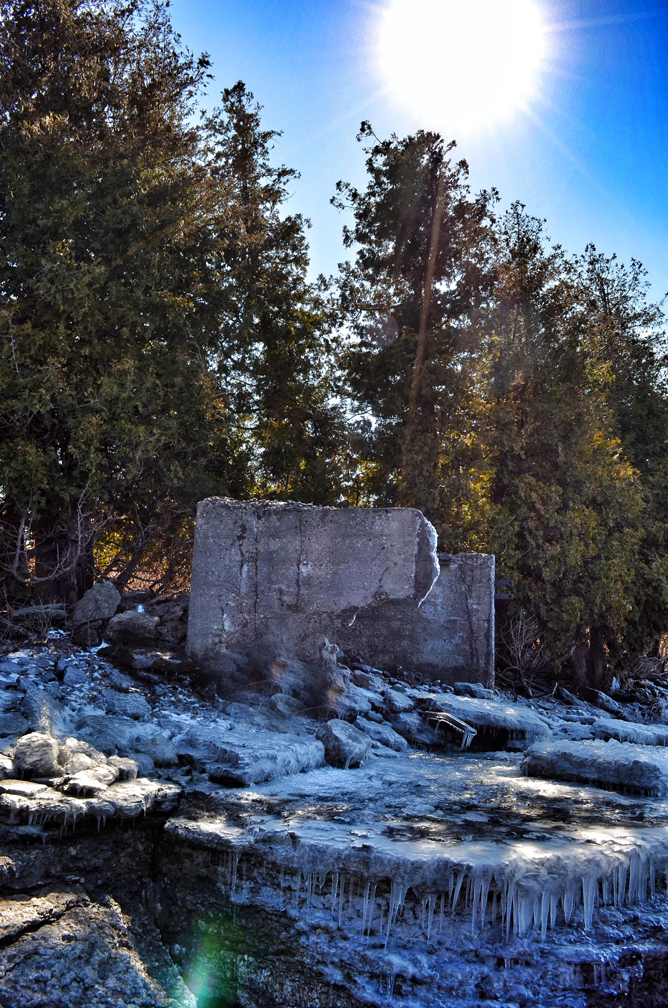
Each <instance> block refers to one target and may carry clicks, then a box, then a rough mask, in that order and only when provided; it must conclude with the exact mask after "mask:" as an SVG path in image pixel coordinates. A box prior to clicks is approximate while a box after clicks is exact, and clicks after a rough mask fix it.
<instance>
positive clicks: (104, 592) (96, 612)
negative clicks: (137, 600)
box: [72, 581, 121, 628]
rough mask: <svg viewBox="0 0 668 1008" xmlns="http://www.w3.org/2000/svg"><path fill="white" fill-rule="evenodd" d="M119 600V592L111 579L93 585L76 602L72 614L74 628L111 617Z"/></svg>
mask: <svg viewBox="0 0 668 1008" xmlns="http://www.w3.org/2000/svg"><path fill="white" fill-rule="evenodd" d="M120 601H121V593H120V592H119V591H118V589H117V588H115V587H114V585H113V584H112V583H111V581H101V582H100V583H99V584H96V585H93V587H92V588H89V589H88V591H87V592H86V593H85V594H84V596H83V597H82V598H81V599H79V601H78V602H77V604H76V606H75V608H74V613H73V614H72V626H74V627H75V628H76V627H79V626H81V625H82V624H83V623H94V622H96V621H98V620H109V619H111V617H112V616H113V615H114V613H115V612H116V609H117V608H118V603H119V602H120Z"/></svg>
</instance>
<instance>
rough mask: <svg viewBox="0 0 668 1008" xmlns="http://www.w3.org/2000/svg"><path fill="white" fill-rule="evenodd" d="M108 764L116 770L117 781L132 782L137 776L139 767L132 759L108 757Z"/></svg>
mask: <svg viewBox="0 0 668 1008" xmlns="http://www.w3.org/2000/svg"><path fill="white" fill-rule="evenodd" d="M108 762H109V763H110V764H111V766H113V767H116V769H117V770H118V779H119V780H122V781H124V780H134V779H135V778H136V777H137V776H138V775H139V765H138V763H137V761H136V760H134V759H129V758H128V757H126V756H110V757H109V761H108ZM152 762H153V761H152V760H151V763H152ZM150 769H152V767H151V768H150Z"/></svg>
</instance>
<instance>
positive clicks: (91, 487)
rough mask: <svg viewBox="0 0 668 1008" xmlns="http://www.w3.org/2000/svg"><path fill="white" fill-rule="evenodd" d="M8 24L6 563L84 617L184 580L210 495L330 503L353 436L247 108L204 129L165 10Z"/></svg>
mask: <svg viewBox="0 0 668 1008" xmlns="http://www.w3.org/2000/svg"><path fill="white" fill-rule="evenodd" d="M0 9H1V11H2V17H1V19H0V207H1V211H2V212H1V213H0V319H1V325H2V329H1V330H0V331H1V332H2V335H3V339H2V342H1V343H0V387H1V388H2V400H1V402H0V486H1V487H2V490H1V491H0V520H1V522H2V532H3V535H2V543H0V547H1V549H0V553H1V555H0V562H1V563H2V569H3V571H4V576H5V584H6V585H7V586H8V590H9V591H10V594H12V593H14V594H16V593H17V592H18V593H19V594H20V593H21V592H22V591H25V590H29V589H33V590H35V591H36V592H37V593H38V596H39V597H41V598H43V599H48V598H53V597H60V598H66V599H71V598H73V597H75V596H76V595H77V594H80V593H81V591H82V590H83V589H84V588H85V587H87V586H88V585H89V584H90V582H91V579H92V578H93V577H94V576H95V574H96V572H97V573H100V574H103V575H109V574H111V575H113V576H116V577H117V578H118V580H119V583H121V584H123V583H125V582H127V580H128V578H129V577H131V576H132V575H133V573H134V572H136V571H137V569H139V568H140V567H142V566H146V565H147V564H148V565H149V566H150V565H151V564H157V565H158V566H162V568H163V569H164V567H165V565H166V566H167V570H168V572H169V570H171V569H173V568H174V566H175V565H178V562H179V557H182V547H183V544H184V542H186V543H187V539H188V534H189V531H191V528H192V520H193V514H194V506H195V503H196V501H197V500H198V499H200V498H201V497H204V496H207V495H209V494H211V493H228V494H231V495H233V496H247V495H249V494H251V493H252V492H253V489H254V487H255V486H256V485H260V484H262V485H267V484H269V483H271V482H272V481H273V484H272V485H275V486H276V487H277V488H280V489H281V490H284V489H285V488H286V487H287V488H288V489H289V490H290V491H291V492H294V493H295V494H302V493H303V494H305V495H313V496H315V495H316V494H317V493H318V492H321V491H319V489H318V487H319V485H320V482H321V481H322V483H326V479H327V478H329V480H330V485H331V482H332V480H331V473H330V468H331V467H330V468H328V466H329V463H328V464H325V463H323V462H322V458H323V454H327V455H328V456H330V455H334V454H335V452H334V451H333V450H332V444H333V442H332V438H333V436H334V433H333V432H334V429H335V427H336V418H335V417H334V415H333V414H332V412H331V410H330V408H329V402H328V396H329V393H328V386H327V382H326V381H325V379H324V377H323V365H322V360H321V352H320V349H319V340H320V339H321V333H322V314H323V313H322V311H321V308H320V306H319V302H318V299H317V297H316V296H315V295H314V294H313V292H312V291H311V290H310V288H309V287H308V285H307V284H306V282H305V280H304V269H305V247H304V241H303V233H302V229H303V222H302V221H301V220H300V219H299V218H297V217H282V214H281V210H280V204H281V202H282V200H284V199H285V197H286V189H285V185H286V183H287V181H288V179H289V178H290V177H291V176H290V173H289V172H286V171H285V170H283V169H280V170H278V171H274V172H272V170H271V169H270V168H269V167H268V161H267V158H268V149H269V148H268V145H269V141H270V139H271V134H269V133H263V132H262V131H261V130H260V126H259V121H258V119H257V110H252V109H251V107H250V105H249V103H250V102H251V98H250V96H248V95H246V94H245V92H244V90H243V87H242V86H238V87H237V88H236V89H232V91H230V92H228V93H227V94H226V96H225V101H224V104H225V109H226V111H225V112H224V113H221V114H220V115H216V114H214V115H210V116H208V117H205V121H203V122H202V123H201V125H197V119H196V112H197V102H198V100H199V99H200V97H201V95H202V89H203V87H204V86H205V83H206V78H207V71H208V65H209V64H208V60H207V59H206V57H202V58H200V59H199V60H196V59H194V58H193V57H192V56H191V55H190V54H188V53H187V52H186V51H184V50H183V48H182V46H181V44H180V41H179V39H178V37H177V36H175V34H174V32H173V30H172V28H171V25H170V22H169V19H168V15H167V10H166V5H165V4H163V3H161V2H158V0H155V2H151V0H130V2H129V3H121V2H116V0H112V2H109V3H105V2H101V0H44V2H40V4H38V5H35V4H33V3H31V2H28V0H2V2H1V6H0ZM244 117H245V118H244ZM311 375H313V378H312V380H311ZM244 396H245V397H246V399H245V400H244ZM288 402H289V409H288V408H287V407H286V403H288ZM249 416H250V417H251V420H250V421H249V422H246V421H247V419H248V417H249ZM321 470H322V472H321ZM327 474H329V476H328V475H327ZM321 477H322V480H321ZM332 492H333V491H332V490H331V489H328V490H325V491H322V493H324V494H325V496H326V494H327V493H330V494H331V493H332Z"/></svg>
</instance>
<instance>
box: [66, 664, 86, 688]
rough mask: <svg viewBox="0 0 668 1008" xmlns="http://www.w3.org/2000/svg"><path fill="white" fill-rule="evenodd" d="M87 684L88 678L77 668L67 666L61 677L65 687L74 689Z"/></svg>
mask: <svg viewBox="0 0 668 1008" xmlns="http://www.w3.org/2000/svg"><path fill="white" fill-rule="evenodd" d="M87 682H88V676H87V675H86V673H85V672H83V671H82V670H81V669H79V668H75V666H74V665H68V667H67V668H66V670H65V675H64V676H63V683H64V685H65V686H72V687H74V688H75V689H76V687H77V686H85V685H86V683H87Z"/></svg>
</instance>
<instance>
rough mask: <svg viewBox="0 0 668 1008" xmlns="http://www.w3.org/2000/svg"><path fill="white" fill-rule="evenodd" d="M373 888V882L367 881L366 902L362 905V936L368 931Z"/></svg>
mask: <svg viewBox="0 0 668 1008" xmlns="http://www.w3.org/2000/svg"><path fill="white" fill-rule="evenodd" d="M370 890H371V883H370V882H367V883H366V884H365V886H364V904H363V906H362V937H364V932H365V931H366V915H367V913H368V910H369V892H370Z"/></svg>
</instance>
